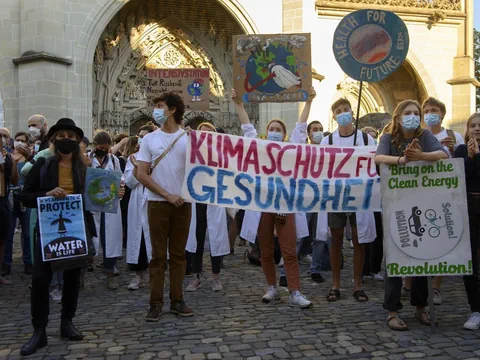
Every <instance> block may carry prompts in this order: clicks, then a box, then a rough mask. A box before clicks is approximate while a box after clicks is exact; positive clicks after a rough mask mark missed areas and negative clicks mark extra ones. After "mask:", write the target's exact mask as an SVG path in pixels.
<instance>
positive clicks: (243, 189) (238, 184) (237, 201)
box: [235, 173, 253, 206]
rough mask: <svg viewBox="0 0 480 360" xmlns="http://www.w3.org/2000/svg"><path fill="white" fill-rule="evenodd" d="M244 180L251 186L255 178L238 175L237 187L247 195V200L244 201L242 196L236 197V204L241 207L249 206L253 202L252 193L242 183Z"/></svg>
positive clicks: (236, 179) (242, 174) (243, 174)
mask: <svg viewBox="0 0 480 360" xmlns="http://www.w3.org/2000/svg"><path fill="white" fill-rule="evenodd" d="M243 179H246V180H247V181H248V182H249V183H250V184H252V183H253V178H252V177H251V176H250V175H248V174H245V173H241V174H238V175H237V176H236V177H235V186H236V187H237V188H238V189H239V190H241V191H243V192H244V193H245V198H246V199H245V200H242V199H241V198H240V196H235V202H236V203H237V204H238V205H240V206H248V205H250V203H251V202H252V192H251V191H250V190H249V189H248V188H247V187H246V186H245V185H243V184H242V183H241V181H242V180H243Z"/></svg>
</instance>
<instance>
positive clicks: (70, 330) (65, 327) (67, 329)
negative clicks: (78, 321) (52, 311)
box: [60, 319, 83, 341]
mask: <svg viewBox="0 0 480 360" xmlns="http://www.w3.org/2000/svg"><path fill="white" fill-rule="evenodd" d="M60 336H61V337H62V338H68V339H69V340H72V341H80V340H82V339H83V334H82V333H81V332H80V331H78V330H77V328H76V327H75V325H73V323H72V320H70V319H62V323H61V325H60Z"/></svg>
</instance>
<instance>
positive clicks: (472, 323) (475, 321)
mask: <svg viewBox="0 0 480 360" xmlns="http://www.w3.org/2000/svg"><path fill="white" fill-rule="evenodd" d="M463 328H464V329H466V330H478V329H480V313H478V312H474V313H472V315H470V317H469V318H468V320H467V322H466V323H465V324H463Z"/></svg>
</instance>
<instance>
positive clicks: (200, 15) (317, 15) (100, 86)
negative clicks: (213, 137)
mask: <svg viewBox="0 0 480 360" xmlns="http://www.w3.org/2000/svg"><path fill="white" fill-rule="evenodd" d="M366 7H369V8H376V9H385V10H390V11H395V12H396V13H397V14H399V15H400V16H401V17H402V19H403V20H404V21H405V22H406V24H407V26H408V28H409V33H410V51H409V54H408V57H407V61H406V62H405V63H404V65H403V66H402V67H401V68H400V69H399V70H398V71H397V72H396V73H395V74H393V75H392V76H390V77H389V78H387V79H385V80H384V81H382V82H380V83H375V84H368V86H367V87H366V89H365V92H364V94H365V96H363V97H362V104H361V110H360V116H363V115H366V114H371V113H374V114H375V115H374V116H372V117H371V121H373V122H374V123H375V124H376V125H377V126H381V120H378V119H385V118H388V115H385V116H383V115H382V114H388V113H391V112H392V111H393V109H394V107H395V106H396V104H397V103H398V102H399V101H401V100H404V99H407V98H414V99H417V100H419V101H422V100H423V99H425V98H426V97H427V96H435V97H437V98H440V99H441V100H443V101H444V102H445V103H446V104H447V117H446V118H447V125H448V126H450V127H452V128H455V129H457V130H460V131H463V124H464V122H465V119H466V118H467V117H468V116H469V114H470V113H471V112H473V111H474V109H475V86H476V85H479V84H478V82H477V81H476V80H475V79H474V76H473V74H474V62H473V0H317V1H315V0H264V1H259V0H2V1H1V3H0V19H1V22H0V26H1V31H0V126H1V124H2V122H4V123H5V126H7V127H8V128H10V129H11V130H12V131H13V132H15V131H18V130H25V129H26V121H27V119H28V117H29V116H31V115H32V114H36V113H40V114H43V115H45V116H46V117H47V118H48V119H49V121H50V122H51V123H54V122H55V121H56V120H57V119H59V118H61V117H65V116H67V117H71V118H73V119H74V120H75V121H76V122H77V123H78V124H79V125H80V126H81V127H82V128H83V129H84V130H85V131H86V133H87V134H91V133H92V132H93V130H94V129H96V128H106V129H109V130H110V131H111V132H112V133H117V132H130V133H135V132H136V130H137V129H138V127H139V126H140V125H141V124H143V123H145V122H146V121H148V120H149V119H150V112H149V111H148V109H147V108H146V101H145V68H146V66H152V67H167V68H181V67H208V68H209V69H210V73H211V89H210V90H211V94H212V96H211V99H210V109H209V111H208V112H202V113H199V112H192V113H188V114H186V120H187V122H188V121H190V122H195V121H196V119H197V117H198V116H200V115H201V116H203V117H206V118H207V119H208V120H210V121H212V122H214V123H215V124H216V125H218V126H223V127H225V128H226V129H227V131H229V132H231V133H238V132H239V124H238V119H237V116H236V114H235V111H234V106H233V104H232V103H231V101H230V88H231V86H232V80H233V74H232V57H231V53H232V51H231V46H232V44H231V41H232V35H235V34H240V33H280V32H310V33H311V34H312V43H313V44H312V45H313V46H312V67H313V69H314V73H313V77H314V82H313V83H314V86H315V88H316V90H317V93H318V97H317V100H316V101H315V102H314V105H313V109H312V115H311V119H312V120H313V119H317V120H320V121H322V122H323V123H324V125H325V127H326V128H332V127H333V126H334V124H333V122H332V116H331V113H330V109H329V106H330V104H331V103H332V102H333V101H335V100H336V99H337V98H339V97H347V98H349V99H351V100H352V102H354V103H355V102H357V101H358V83H357V82H356V81H353V80H352V79H350V78H348V77H346V76H345V75H344V74H343V72H342V71H341V69H340V68H339V67H338V65H337V64H336V62H335V59H334V56H333V52H332V50H331V46H332V39H333V32H334V30H335V28H336V26H337V24H338V22H339V21H340V19H341V18H342V17H343V16H345V15H346V14H347V13H349V12H351V11H354V10H357V9H362V8H366ZM301 107H302V105H301V104H262V105H253V106H250V107H249V108H248V112H249V113H250V116H251V118H252V119H253V120H254V121H255V124H256V125H257V126H258V127H259V129H260V131H262V129H264V127H265V124H266V122H267V121H268V119H270V118H272V117H281V118H283V119H285V120H286V121H287V123H288V125H289V127H290V129H291V128H292V127H293V125H294V123H295V121H296V120H297V118H298V114H299V111H301ZM367 118H368V117H367ZM367 121H368V119H367Z"/></svg>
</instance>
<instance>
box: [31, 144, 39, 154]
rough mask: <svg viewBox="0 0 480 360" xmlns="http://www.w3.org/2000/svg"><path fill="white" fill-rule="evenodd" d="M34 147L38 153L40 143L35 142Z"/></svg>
mask: <svg viewBox="0 0 480 360" xmlns="http://www.w3.org/2000/svg"><path fill="white" fill-rule="evenodd" d="M33 149H34V150H35V152H36V153H38V150H40V144H35V145H34V146H33Z"/></svg>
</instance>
